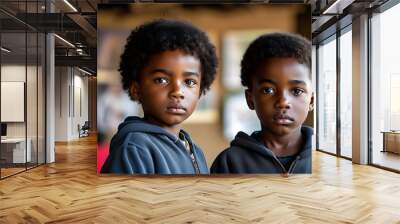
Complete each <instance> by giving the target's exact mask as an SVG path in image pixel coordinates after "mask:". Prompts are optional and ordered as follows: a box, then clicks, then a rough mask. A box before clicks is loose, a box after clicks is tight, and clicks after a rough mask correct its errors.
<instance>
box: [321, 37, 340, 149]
mask: <svg viewBox="0 0 400 224" xmlns="http://www.w3.org/2000/svg"><path fill="white" fill-rule="evenodd" d="M317 51H318V52H317V54H318V59H317V60H318V62H317V63H318V79H317V80H318V81H317V89H318V90H317V91H318V92H317V94H318V96H317V98H318V99H317V100H318V103H317V112H318V122H317V123H318V127H317V128H318V135H317V138H318V139H317V143H318V145H317V149H318V150H321V151H326V152H329V153H334V154H336V95H337V93H336V92H337V91H336V36H332V37H331V38H329V39H328V40H327V41H325V42H324V43H321V44H320V45H319V46H318V50H317Z"/></svg>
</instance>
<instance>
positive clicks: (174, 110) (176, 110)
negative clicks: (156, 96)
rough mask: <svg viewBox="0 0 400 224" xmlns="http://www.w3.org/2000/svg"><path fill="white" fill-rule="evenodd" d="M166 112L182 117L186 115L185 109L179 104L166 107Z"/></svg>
mask: <svg viewBox="0 0 400 224" xmlns="http://www.w3.org/2000/svg"><path fill="white" fill-rule="evenodd" d="M167 112H168V113H171V114H178V115H182V114H185V113H186V108H185V107H184V106H182V105H181V104H180V103H170V104H168V106H167Z"/></svg>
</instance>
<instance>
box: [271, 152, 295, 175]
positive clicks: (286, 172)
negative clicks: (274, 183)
mask: <svg viewBox="0 0 400 224" xmlns="http://www.w3.org/2000/svg"><path fill="white" fill-rule="evenodd" d="M273 156H274V158H275V160H276V162H278V164H279V165H280V166H281V168H282V170H283V176H284V177H288V176H289V174H291V173H292V172H293V170H294V168H295V167H296V164H297V161H298V160H299V159H300V158H301V157H300V156H296V159H295V160H294V161H293V162H292V164H290V167H289V170H286V168H285V167H284V166H283V165H282V163H281V162H280V161H279V159H278V157H276V155H275V154H273Z"/></svg>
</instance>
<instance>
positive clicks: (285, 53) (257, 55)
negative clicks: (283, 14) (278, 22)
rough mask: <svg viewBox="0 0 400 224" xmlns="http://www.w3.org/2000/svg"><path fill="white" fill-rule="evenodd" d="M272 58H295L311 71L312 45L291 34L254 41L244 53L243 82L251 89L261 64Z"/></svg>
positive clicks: (242, 63)
mask: <svg viewBox="0 0 400 224" xmlns="http://www.w3.org/2000/svg"><path fill="white" fill-rule="evenodd" d="M270 58H294V59H296V60H297V61H298V62H299V63H300V64H304V65H306V66H307V67H308V68H309V69H310V71H311V43H310V41H308V40H307V39H305V38H303V37H301V36H299V35H294V34H289V33H271V34H264V35H262V36H260V37H258V38H257V39H256V40H254V41H253V42H252V43H251V44H250V46H249V47H248V48H247V50H246V52H245V53H244V56H243V59H242V62H241V75H240V78H241V81H242V85H243V86H245V87H251V80H252V75H253V74H254V72H255V70H256V69H257V68H258V66H259V65H260V63H263V62H264V61H265V60H267V59H270Z"/></svg>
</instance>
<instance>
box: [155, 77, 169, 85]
mask: <svg viewBox="0 0 400 224" xmlns="http://www.w3.org/2000/svg"><path fill="white" fill-rule="evenodd" d="M154 82H155V83H157V84H167V83H168V79H166V78H155V79H154Z"/></svg>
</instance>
